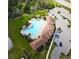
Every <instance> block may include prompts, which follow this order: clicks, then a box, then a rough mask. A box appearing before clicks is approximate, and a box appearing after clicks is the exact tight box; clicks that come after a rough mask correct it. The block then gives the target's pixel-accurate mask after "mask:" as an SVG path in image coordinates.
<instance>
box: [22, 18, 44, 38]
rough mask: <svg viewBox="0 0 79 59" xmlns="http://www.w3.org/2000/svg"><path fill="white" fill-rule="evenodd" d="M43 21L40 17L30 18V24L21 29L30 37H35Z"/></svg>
mask: <svg viewBox="0 0 79 59" xmlns="http://www.w3.org/2000/svg"><path fill="white" fill-rule="evenodd" d="M44 22H45V21H44V20H43V19H40V18H37V19H35V18H32V19H31V24H30V25H29V26H28V27H27V28H25V29H23V32H24V33H25V34H26V35H29V33H30V34H31V35H30V37H31V38H33V39H34V38H36V37H37V36H38V33H39V31H40V29H41V26H42V24H43V23H44Z"/></svg>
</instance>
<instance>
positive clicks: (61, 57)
mask: <svg viewBox="0 0 79 59" xmlns="http://www.w3.org/2000/svg"><path fill="white" fill-rule="evenodd" d="M60 59H71V56H65V55H60Z"/></svg>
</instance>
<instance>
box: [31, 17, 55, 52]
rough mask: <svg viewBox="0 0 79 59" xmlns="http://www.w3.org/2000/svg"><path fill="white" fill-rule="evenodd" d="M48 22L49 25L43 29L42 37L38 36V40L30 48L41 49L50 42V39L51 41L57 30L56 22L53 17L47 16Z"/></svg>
mask: <svg viewBox="0 0 79 59" xmlns="http://www.w3.org/2000/svg"><path fill="white" fill-rule="evenodd" d="M46 22H47V23H46V25H45V26H44V27H43V29H42V31H41V33H40V35H39V36H38V38H36V39H37V40H34V41H33V42H31V43H30V46H31V47H32V48H33V49H35V50H36V49H37V48H39V47H40V46H41V45H43V44H45V43H46V42H47V41H48V39H50V37H51V36H52V34H53V32H54V30H55V25H54V24H55V22H54V19H53V18H52V17H50V16H46Z"/></svg>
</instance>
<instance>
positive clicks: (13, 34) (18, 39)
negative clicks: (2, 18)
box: [8, 15, 48, 59]
mask: <svg viewBox="0 0 79 59" xmlns="http://www.w3.org/2000/svg"><path fill="white" fill-rule="evenodd" d="M32 16H33V15H23V16H20V17H17V18H15V19H9V21H8V33H9V34H8V35H9V37H10V38H11V39H12V42H13V48H12V49H11V50H9V54H8V55H9V56H8V58H9V59H19V58H20V57H21V56H23V55H24V54H25V53H24V51H28V53H27V54H29V55H30V57H32V59H37V58H38V59H45V57H46V54H47V51H48V48H43V49H42V51H38V52H37V51H34V50H33V49H32V48H31V47H30V46H29V41H28V40H27V39H26V38H25V37H23V36H22V35H21V34H20V30H21V29H20V28H21V27H22V26H23V25H24V24H26V23H27V22H28V20H29V19H30V18H31V17H32Z"/></svg>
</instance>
